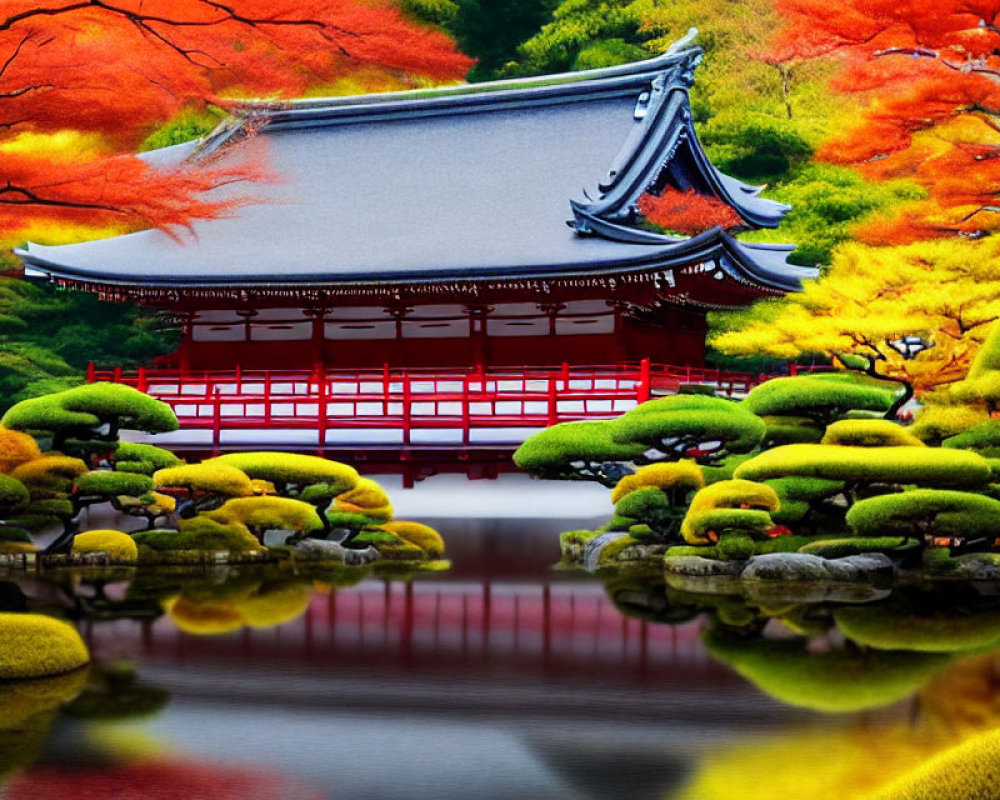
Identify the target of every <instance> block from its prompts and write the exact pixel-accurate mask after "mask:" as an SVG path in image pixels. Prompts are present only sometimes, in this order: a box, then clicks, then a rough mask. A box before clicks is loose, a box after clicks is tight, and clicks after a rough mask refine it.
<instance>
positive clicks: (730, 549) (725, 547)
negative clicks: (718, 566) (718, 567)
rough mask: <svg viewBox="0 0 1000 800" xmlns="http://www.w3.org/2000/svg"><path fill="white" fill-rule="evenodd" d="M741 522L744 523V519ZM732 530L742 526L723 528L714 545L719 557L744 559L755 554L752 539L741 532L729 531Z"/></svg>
mask: <svg viewBox="0 0 1000 800" xmlns="http://www.w3.org/2000/svg"><path fill="white" fill-rule="evenodd" d="M716 513H723V512H716ZM730 513H731V512H730ZM756 513H758V514H760V513H764V512H759V511H758V512H756ZM765 516H766V514H765ZM742 522H744V524H745V521H742ZM733 530H737V531H742V530H744V528H723V533H722V535H721V536H720V537H719V543H718V544H717V545H716V546H715V549H716V552H717V553H718V555H719V558H720V559H722V560H723V561H745V560H747V559H748V558H750V557H751V556H753V555H755V553H756V549H755V548H754V540H753V539H752V538H751V537H750V536H747V535H746V534H745V533H742V532H740V533H730V532H729V531H733Z"/></svg>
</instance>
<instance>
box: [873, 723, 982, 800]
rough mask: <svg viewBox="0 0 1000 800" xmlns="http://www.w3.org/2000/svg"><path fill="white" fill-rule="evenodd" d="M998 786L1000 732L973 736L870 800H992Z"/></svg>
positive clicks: (932, 759) (935, 757)
mask: <svg viewBox="0 0 1000 800" xmlns="http://www.w3.org/2000/svg"><path fill="white" fill-rule="evenodd" d="M997 786H1000V731H991V732H989V733H984V734H980V735H978V736H974V737H973V738H971V739H969V740H968V741H965V742H963V743H962V744H959V745H957V746H956V747H952V748H951V749H949V750H945V751H944V752H943V753H938V754H937V755H935V756H933V757H932V758H930V759H928V760H927V761H925V762H924V763H923V764H921V765H920V766H918V767H917V768H916V769H914V770H913V771H912V772H910V773H907V774H906V775H903V776H902V777H901V778H897V779H896V780H894V781H893V782H892V783H891V784H889V785H888V786H887V787H885V788H884V789H882V790H880V791H879V792H878V794H876V795H873V796H872V800H943V798H948V800H991V798H994V797H996V796H997V794H996V793H997Z"/></svg>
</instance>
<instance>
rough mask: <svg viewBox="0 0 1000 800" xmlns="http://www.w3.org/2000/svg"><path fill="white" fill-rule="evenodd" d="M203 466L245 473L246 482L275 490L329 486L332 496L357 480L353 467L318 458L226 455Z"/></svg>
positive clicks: (272, 454) (358, 478)
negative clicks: (261, 482)
mask: <svg viewBox="0 0 1000 800" xmlns="http://www.w3.org/2000/svg"><path fill="white" fill-rule="evenodd" d="M205 463H206V464H225V465H227V466H230V467H236V469H238V470H241V471H243V472H245V473H246V474H247V475H248V476H249V477H250V478H253V479H258V480H264V481H269V482H271V483H273V484H275V485H276V486H286V485H288V484H295V485H296V486H298V487H300V488H302V487H305V486H309V485H311V484H316V483H326V484H329V485H330V486H331V487H332V489H333V493H334V495H337V494H342V493H343V492H346V491H348V490H349V489H352V488H354V487H355V486H356V485H357V483H358V481H359V480H360V479H361V476H360V475H358V472H357V470H355V469H354V467H349V466H348V465H347V464H341V463H340V462H339V461H330V460H328V459H326V458H320V457H319V456H308V455H300V454H298V453H284V452H269V451H262V452H251V453H227V454H226V455H224V456H219V457H218V458H213V459H210V460H209V461H206V462H205Z"/></svg>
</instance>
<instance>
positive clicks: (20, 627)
mask: <svg viewBox="0 0 1000 800" xmlns="http://www.w3.org/2000/svg"><path fill="white" fill-rule="evenodd" d="M0 642H3V646H2V647H0V680H21V679H24V678H44V677H47V676H50V675H61V674H63V673H65V672H71V671H72V670H75V669H79V668H80V667H82V666H84V665H86V664H88V663H89V662H90V653H89V652H88V651H87V646H86V645H85V644H84V643H83V639H81V638H80V634H79V633H77V632H76V629H75V628H73V627H72V626H71V625H69V624H67V623H65V622H62V621H60V620H57V619H53V618H52V617H46V616H44V615H42V614H8V613H0Z"/></svg>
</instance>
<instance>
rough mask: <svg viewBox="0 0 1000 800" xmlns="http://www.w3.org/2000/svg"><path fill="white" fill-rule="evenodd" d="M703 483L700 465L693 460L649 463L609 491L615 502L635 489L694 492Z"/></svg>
mask: <svg viewBox="0 0 1000 800" xmlns="http://www.w3.org/2000/svg"><path fill="white" fill-rule="evenodd" d="M704 485H705V479H704V478H703V477H702V474H701V467H699V466H698V465H697V464H695V463H694V462H693V461H677V462H674V463H668V464H649V465H648V466H645V467H640V468H639V469H637V470H636V471H635V473H633V474H632V475H626V476H625V477H623V478H622V479H621V480H620V481H618V483H617V484H616V485H615V488H614V489H612V491H611V502H612V503H617V502H618V501H619V500H621V499H622V498H623V497H625V496H626V495H627V494H629V493H630V492H634V491H636V490H637V489H646V488H655V489H661V490H670V491H673V492H696V491H698V489H701V488H702V487H703V486H704Z"/></svg>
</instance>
